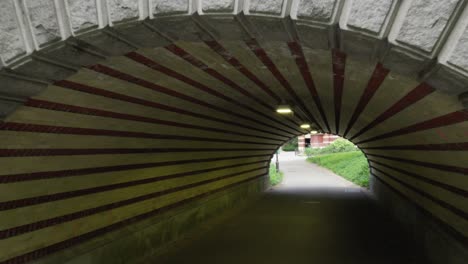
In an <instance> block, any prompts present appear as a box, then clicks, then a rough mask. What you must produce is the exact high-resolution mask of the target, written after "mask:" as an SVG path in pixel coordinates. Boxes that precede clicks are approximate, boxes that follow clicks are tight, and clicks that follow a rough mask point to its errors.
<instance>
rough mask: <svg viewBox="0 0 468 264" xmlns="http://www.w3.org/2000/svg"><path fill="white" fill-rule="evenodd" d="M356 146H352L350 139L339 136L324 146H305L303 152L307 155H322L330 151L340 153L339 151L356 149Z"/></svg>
mask: <svg viewBox="0 0 468 264" xmlns="http://www.w3.org/2000/svg"><path fill="white" fill-rule="evenodd" d="M356 149H357V148H356V146H354V144H353V143H351V142H350V141H348V140H346V139H344V138H339V139H337V140H335V141H333V142H332V143H330V145H328V146H326V147H324V148H321V149H320V148H306V149H305V153H306V155H307V156H308V157H312V156H315V155H323V154H331V153H340V152H350V151H356Z"/></svg>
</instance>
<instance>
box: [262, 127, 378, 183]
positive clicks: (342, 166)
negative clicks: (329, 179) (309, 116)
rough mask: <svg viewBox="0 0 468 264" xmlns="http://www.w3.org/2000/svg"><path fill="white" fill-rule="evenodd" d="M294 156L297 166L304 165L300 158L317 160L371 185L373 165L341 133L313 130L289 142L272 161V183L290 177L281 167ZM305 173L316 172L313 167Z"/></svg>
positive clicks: (333, 169) (348, 179) (329, 168)
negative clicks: (333, 133) (337, 134)
mask: <svg viewBox="0 0 468 264" xmlns="http://www.w3.org/2000/svg"><path fill="white" fill-rule="evenodd" d="M291 160H295V161H296V162H297V164H298V166H303V164H300V162H299V160H302V162H303V163H310V164H315V165H316V166H318V167H322V168H325V169H327V170H329V171H330V172H331V173H334V174H336V175H338V176H340V177H342V178H343V179H345V180H347V181H349V182H351V183H353V184H355V185H358V186H360V187H364V188H369V181H370V169H369V163H368V160H367V157H366V156H365V155H364V153H363V152H362V151H361V150H360V149H359V148H358V147H357V146H356V145H354V144H353V143H352V142H350V141H348V140H346V139H344V138H342V137H340V136H336V135H332V134H326V133H320V132H316V131H312V132H310V133H307V134H304V135H301V136H298V137H296V138H293V139H291V140H289V141H288V142H286V143H285V144H284V145H283V146H282V147H281V148H280V149H279V150H278V151H277V153H276V154H275V157H273V159H272V162H271V163H270V171H269V176H270V184H271V185H273V186H274V185H277V184H280V183H281V182H282V181H283V179H284V178H285V177H286V178H287V177H288V173H287V172H286V171H285V170H284V169H280V163H283V162H289V161H291ZM278 161H279V162H278ZM281 167H282V166H281ZM286 167H288V166H286ZM303 173H304V174H306V175H304V177H315V176H316V175H314V171H313V170H312V169H311V170H304V171H303ZM310 187H317V186H310Z"/></svg>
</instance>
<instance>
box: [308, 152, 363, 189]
mask: <svg viewBox="0 0 468 264" xmlns="http://www.w3.org/2000/svg"><path fill="white" fill-rule="evenodd" d="M307 160H308V161H309V162H312V163H315V164H317V165H319V166H322V167H325V168H328V169H330V170H331V171H333V172H334V173H336V174H338V175H340V176H342V177H343V178H345V179H347V180H349V181H351V182H353V183H355V184H357V185H359V186H362V187H369V165H368V163H367V160H366V157H365V156H364V154H363V153H362V152H361V151H353V152H344V153H333V154H326V155H319V156H314V157H310V158H308V159H307Z"/></svg>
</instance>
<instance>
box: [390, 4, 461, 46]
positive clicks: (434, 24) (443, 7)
mask: <svg viewBox="0 0 468 264" xmlns="http://www.w3.org/2000/svg"><path fill="white" fill-rule="evenodd" d="M458 2H459V0H445V1H440V0H415V1H413V2H412V5H411V7H410V9H409V10H408V14H407V15H406V18H405V21H404V23H403V26H402V28H401V30H400V32H399V35H398V37H397V40H398V41H400V42H403V43H406V44H409V45H412V46H415V47H417V48H419V49H422V50H423V51H426V52H431V51H432V50H433V48H434V46H435V44H436V43H437V40H438V39H439V37H440V35H441V34H442V32H443V30H444V28H445V26H446V25H447V22H448V20H449V18H450V16H451V15H452V13H453V11H454V10H455V7H456V5H457V3H458Z"/></svg>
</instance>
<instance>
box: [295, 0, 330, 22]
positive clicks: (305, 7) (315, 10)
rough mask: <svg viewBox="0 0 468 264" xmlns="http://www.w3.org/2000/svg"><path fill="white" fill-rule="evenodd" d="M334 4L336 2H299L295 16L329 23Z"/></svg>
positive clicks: (305, 0) (322, 0)
mask: <svg viewBox="0 0 468 264" xmlns="http://www.w3.org/2000/svg"><path fill="white" fill-rule="evenodd" d="M335 4H336V0H317V1H310V0H301V2H300V3H299V8H298V11H297V16H298V17H306V18H312V19H313V20H318V21H330V19H331V18H332V15H333V8H334V7H335Z"/></svg>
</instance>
